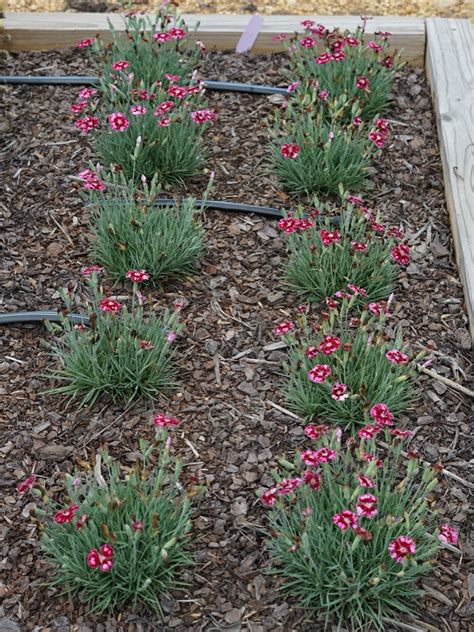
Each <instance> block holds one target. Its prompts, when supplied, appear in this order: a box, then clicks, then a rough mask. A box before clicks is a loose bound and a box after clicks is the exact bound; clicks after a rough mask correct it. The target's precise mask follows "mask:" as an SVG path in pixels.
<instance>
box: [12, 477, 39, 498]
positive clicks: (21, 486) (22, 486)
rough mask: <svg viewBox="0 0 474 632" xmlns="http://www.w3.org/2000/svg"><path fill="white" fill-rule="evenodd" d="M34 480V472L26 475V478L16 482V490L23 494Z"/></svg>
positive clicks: (31, 485)
mask: <svg viewBox="0 0 474 632" xmlns="http://www.w3.org/2000/svg"><path fill="white" fill-rule="evenodd" d="M35 481H36V474H31V475H30V476H28V478H27V479H26V480H25V481H22V482H21V483H18V485H17V486H16V491H17V492H18V493H19V494H24V493H25V492H26V491H28V490H29V489H30V488H31V487H33V485H34V484H35Z"/></svg>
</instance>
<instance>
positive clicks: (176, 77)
mask: <svg viewBox="0 0 474 632" xmlns="http://www.w3.org/2000/svg"><path fill="white" fill-rule="evenodd" d="M165 79H168V81H171V83H176V82H177V81H179V80H180V79H181V77H180V76H179V75H172V74H171V73H169V72H167V73H165Z"/></svg>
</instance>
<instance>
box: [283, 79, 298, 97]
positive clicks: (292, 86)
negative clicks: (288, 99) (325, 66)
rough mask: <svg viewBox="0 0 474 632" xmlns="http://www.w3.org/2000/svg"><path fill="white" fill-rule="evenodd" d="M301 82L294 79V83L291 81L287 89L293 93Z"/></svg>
mask: <svg viewBox="0 0 474 632" xmlns="http://www.w3.org/2000/svg"><path fill="white" fill-rule="evenodd" d="M300 83H301V81H293V82H292V83H290V85H289V86H288V88H287V89H286V91H287V92H288V93H290V94H291V93H292V92H294V91H295V90H296V88H297V87H298V86H299V85H300Z"/></svg>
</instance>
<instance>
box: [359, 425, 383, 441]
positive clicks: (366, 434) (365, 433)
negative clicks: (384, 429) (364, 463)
mask: <svg viewBox="0 0 474 632" xmlns="http://www.w3.org/2000/svg"><path fill="white" fill-rule="evenodd" d="M379 432H380V428H379V427H378V426H375V425H373V424H368V425H367V426H364V427H363V428H361V429H360V430H358V431H357V436H358V437H359V439H373V438H374V437H375V436H376V435H377V434H378V433H379Z"/></svg>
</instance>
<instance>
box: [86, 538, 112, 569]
mask: <svg viewBox="0 0 474 632" xmlns="http://www.w3.org/2000/svg"><path fill="white" fill-rule="evenodd" d="M113 555H114V552H113V550H112V547H111V546H110V544H103V545H102V547H101V549H100V553H99V551H98V550H97V549H91V550H90V551H89V553H88V554H87V558H86V561H87V566H89V568H94V569H95V568H100V570H101V571H102V572H103V573H107V572H109V571H110V570H111V569H112V567H113V565H114V560H113Z"/></svg>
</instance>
